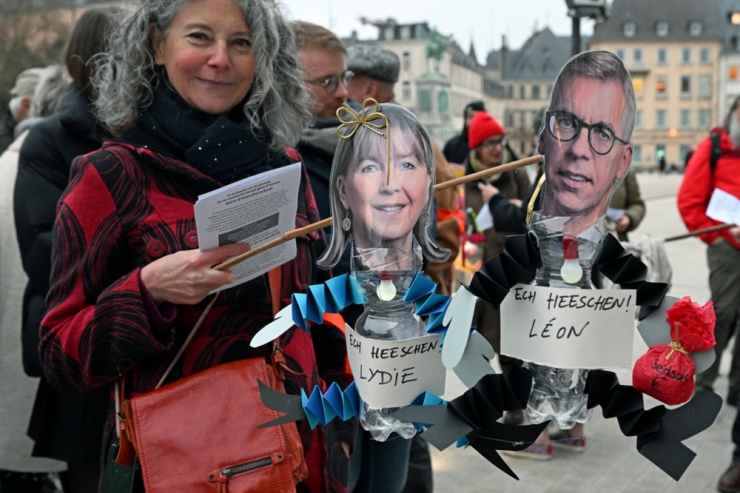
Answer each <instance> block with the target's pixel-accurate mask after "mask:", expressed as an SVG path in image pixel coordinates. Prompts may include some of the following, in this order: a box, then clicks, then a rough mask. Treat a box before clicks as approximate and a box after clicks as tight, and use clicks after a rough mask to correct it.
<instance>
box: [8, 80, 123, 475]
mask: <svg viewBox="0 0 740 493" xmlns="http://www.w3.org/2000/svg"><path fill="white" fill-rule="evenodd" d="M109 138H110V135H109V134H108V133H107V132H106V131H105V130H104V129H103V128H102V127H101V126H100V125H98V124H97V122H96V120H95V117H94V116H93V114H92V108H91V104H90V101H89V100H88V99H87V97H86V96H85V95H83V94H82V93H81V92H79V91H78V90H77V89H76V87H75V86H74V85H73V84H70V86H69V87H68V88H67V94H66V96H65V98H64V100H63V102H62V107H61V109H60V112H59V113H58V114H56V115H53V116H51V117H49V118H46V119H45V120H43V121H42V122H40V123H38V124H37V125H36V126H34V127H33V128H32V129H31V130H30V131H29V134H28V136H27V137H26V140H25V141H24V143H23V147H22V148H21V153H20V159H19V161H18V177H17V179H16V184H15V194H14V195H15V197H14V213H15V224H16V233H17V236H18V244H19V246H20V251H21V259H22V262H23V269H24V270H25V271H26V274H27V275H28V278H29V281H28V285H27V286H26V290H25V293H24V297H23V327H22V337H23V366H24V369H25V371H26V373H28V374H29V375H31V376H40V377H43V371H42V369H41V362H40V360H39V354H38V346H39V328H40V326H41V320H42V318H43V317H44V315H45V314H46V302H45V299H46V294H47V292H48V291H49V276H50V274H51V249H52V241H53V237H52V227H53V225H54V220H55V218H56V206H57V202H58V201H59V198H60V196H61V195H62V192H63V191H64V190H65V188H67V182H68V181H69V171H70V166H71V164H72V160H73V159H74V158H76V157H77V156H80V155H83V154H87V153H89V152H92V151H95V150H97V149H99V148H100V146H101V145H102V143H103V141H104V140H107V139H109ZM109 393H110V389H109V388H107V387H104V388H101V389H96V390H94V391H92V392H89V393H87V394H84V395H81V396H80V395H77V396H68V395H64V394H60V393H59V392H58V391H57V390H55V389H54V388H53V387H51V386H50V385H49V384H48V382H46V380H45V379H44V378H41V381H40V384H39V390H38V392H37V394H36V401H35V403H34V409H33V414H32V416H31V422H30V425H29V429H28V434H29V436H30V437H31V438H33V439H34V440H35V442H36V445H35V447H34V451H33V454H34V455H35V456H40V457H52V458H55V459H59V460H63V461H66V462H72V463H96V462H97V461H99V458H100V447H101V443H102V434H103V425H104V424H105V419H106V416H107V410H108V404H109V402H110V397H109Z"/></svg>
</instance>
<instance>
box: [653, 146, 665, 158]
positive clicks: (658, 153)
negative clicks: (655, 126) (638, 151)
mask: <svg viewBox="0 0 740 493" xmlns="http://www.w3.org/2000/svg"><path fill="white" fill-rule="evenodd" d="M661 157H665V144H656V145H655V160H656V161H660V158H661Z"/></svg>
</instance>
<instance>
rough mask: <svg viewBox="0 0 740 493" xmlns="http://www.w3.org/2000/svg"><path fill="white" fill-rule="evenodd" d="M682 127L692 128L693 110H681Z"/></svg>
mask: <svg viewBox="0 0 740 493" xmlns="http://www.w3.org/2000/svg"><path fill="white" fill-rule="evenodd" d="M681 128H691V110H681Z"/></svg>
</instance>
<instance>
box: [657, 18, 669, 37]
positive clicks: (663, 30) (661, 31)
mask: <svg viewBox="0 0 740 493" xmlns="http://www.w3.org/2000/svg"><path fill="white" fill-rule="evenodd" d="M655 33H656V34H657V35H658V36H660V37H661V38H664V37H666V36H668V21H658V22H657V23H656V24H655Z"/></svg>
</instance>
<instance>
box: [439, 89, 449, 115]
mask: <svg viewBox="0 0 740 493" xmlns="http://www.w3.org/2000/svg"><path fill="white" fill-rule="evenodd" d="M437 109H438V110H439V112H440V113H448V112H449V111H450V95H449V94H447V91H440V92H439V94H438V95H437Z"/></svg>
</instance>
